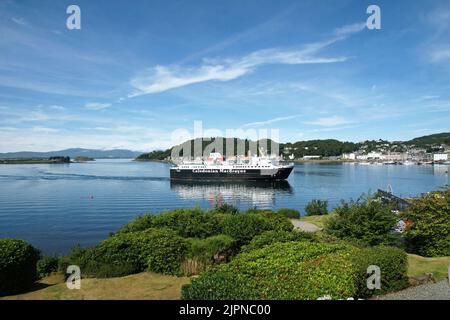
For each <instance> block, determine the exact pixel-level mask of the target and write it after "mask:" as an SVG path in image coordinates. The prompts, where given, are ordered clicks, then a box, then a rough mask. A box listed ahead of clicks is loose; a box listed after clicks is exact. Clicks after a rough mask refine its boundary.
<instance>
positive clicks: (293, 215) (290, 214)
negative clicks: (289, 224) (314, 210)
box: [277, 208, 300, 219]
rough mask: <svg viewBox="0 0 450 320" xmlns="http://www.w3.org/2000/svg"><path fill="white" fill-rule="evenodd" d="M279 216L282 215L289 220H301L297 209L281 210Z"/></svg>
mask: <svg viewBox="0 0 450 320" xmlns="http://www.w3.org/2000/svg"><path fill="white" fill-rule="evenodd" d="M277 213H278V214H281V215H282V216H285V217H286V218H289V219H299V218H300V212H299V211H298V210H295V209H288V208H281V209H278V211H277Z"/></svg>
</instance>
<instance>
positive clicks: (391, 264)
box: [352, 246, 408, 298]
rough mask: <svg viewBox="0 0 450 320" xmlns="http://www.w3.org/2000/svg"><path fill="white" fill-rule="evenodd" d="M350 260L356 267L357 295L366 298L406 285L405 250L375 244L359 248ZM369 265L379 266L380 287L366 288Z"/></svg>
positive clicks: (406, 259)
mask: <svg viewBox="0 0 450 320" xmlns="http://www.w3.org/2000/svg"><path fill="white" fill-rule="evenodd" d="M352 262H353V263H354V265H355V266H356V268H357V271H356V279H357V284H356V286H357V295H358V297H361V298H366V297H369V296H372V295H379V294H384V293H388V292H394V291H399V290H402V289H404V288H406V287H407V286H408V277H407V272H408V256H407V254H406V252H405V251H403V250H401V249H398V248H394V247H387V246H376V247H371V248H364V249H362V250H359V251H358V253H357V254H355V255H354V256H352ZM370 265H375V266H378V267H380V271H381V288H380V289H379V290H378V289H375V290H369V289H368V288H367V275H366V274H367V268H368V267H369V266H370Z"/></svg>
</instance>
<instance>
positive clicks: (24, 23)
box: [11, 17, 30, 27]
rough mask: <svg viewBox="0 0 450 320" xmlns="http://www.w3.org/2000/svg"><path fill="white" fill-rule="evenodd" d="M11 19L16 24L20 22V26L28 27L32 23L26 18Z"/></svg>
mask: <svg viewBox="0 0 450 320" xmlns="http://www.w3.org/2000/svg"><path fill="white" fill-rule="evenodd" d="M11 20H12V22H14V23H15V24H18V25H19V26H24V27H28V26H29V25H30V24H29V23H28V22H27V21H26V20H25V19H24V18H16V17H12V18H11Z"/></svg>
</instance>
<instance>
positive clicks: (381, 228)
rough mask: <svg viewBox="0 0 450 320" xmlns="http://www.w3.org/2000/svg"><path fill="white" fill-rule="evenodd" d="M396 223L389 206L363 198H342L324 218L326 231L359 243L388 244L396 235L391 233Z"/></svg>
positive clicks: (365, 244)
mask: <svg viewBox="0 0 450 320" xmlns="http://www.w3.org/2000/svg"><path fill="white" fill-rule="evenodd" d="M396 224H397V217H396V216H395V215H394V214H393V213H392V212H391V209H390V207H389V206H386V205H384V204H382V203H381V202H379V201H376V200H373V199H370V198H366V199H359V200H358V201H356V202H354V201H351V202H349V203H347V202H342V204H341V206H340V207H338V208H336V209H335V214H334V215H333V216H331V217H330V218H329V219H328V220H327V221H326V222H325V232H327V233H329V234H330V235H332V236H335V237H337V238H339V239H343V240H346V241H349V242H352V243H353V244H355V245H359V246H375V245H379V244H385V245H391V244H395V243H397V241H398V238H399V236H398V234H396V233H394V229H395V226H396Z"/></svg>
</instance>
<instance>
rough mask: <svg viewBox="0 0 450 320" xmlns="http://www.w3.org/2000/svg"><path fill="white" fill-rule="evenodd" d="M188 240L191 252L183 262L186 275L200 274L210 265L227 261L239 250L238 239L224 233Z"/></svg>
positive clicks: (183, 271)
mask: <svg viewBox="0 0 450 320" xmlns="http://www.w3.org/2000/svg"><path fill="white" fill-rule="evenodd" d="M187 240H188V242H189V252H188V254H187V259H186V260H185V261H183V264H182V273H183V274H185V275H193V274H199V273H200V272H202V271H204V270H205V269H206V267H208V266H210V265H213V264H216V263H221V262H227V261H228V260H229V259H230V257H231V256H233V255H234V254H235V253H236V252H237V251H238V248H237V246H236V241H235V240H234V239H233V238H231V237H230V236H226V235H223V234H220V235H217V236H212V237H209V238H206V239H198V238H189V239H187Z"/></svg>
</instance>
